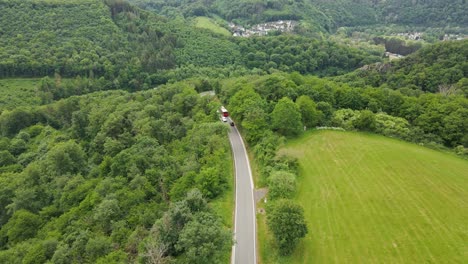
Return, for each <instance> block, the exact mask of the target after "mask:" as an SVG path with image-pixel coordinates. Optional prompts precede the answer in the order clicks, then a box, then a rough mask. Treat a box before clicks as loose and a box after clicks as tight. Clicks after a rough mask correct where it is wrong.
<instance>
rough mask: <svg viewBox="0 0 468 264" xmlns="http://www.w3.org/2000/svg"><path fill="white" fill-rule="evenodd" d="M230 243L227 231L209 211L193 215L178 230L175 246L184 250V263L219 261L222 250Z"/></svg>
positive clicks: (229, 235) (228, 246) (230, 239)
mask: <svg viewBox="0 0 468 264" xmlns="http://www.w3.org/2000/svg"><path fill="white" fill-rule="evenodd" d="M231 245H232V238H231V234H230V232H229V231H227V230H224V229H223V226H222V224H221V222H220V220H219V219H218V218H217V217H216V216H214V215H213V214H211V213H208V212H199V213H197V214H195V215H194V218H193V220H192V221H190V222H188V223H187V224H186V225H185V226H184V228H183V229H182V231H181V232H180V236H179V240H178V242H177V245H176V248H178V249H179V250H181V251H184V252H185V258H184V262H185V263H200V264H202V263H219V262H220V261H221V257H222V255H223V252H224V251H225V250H227V249H229V248H230V247H231Z"/></svg>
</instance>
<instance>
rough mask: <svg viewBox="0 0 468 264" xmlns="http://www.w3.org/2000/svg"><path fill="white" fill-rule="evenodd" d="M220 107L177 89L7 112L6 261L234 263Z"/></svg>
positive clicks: (2, 259)
mask: <svg viewBox="0 0 468 264" xmlns="http://www.w3.org/2000/svg"><path fill="white" fill-rule="evenodd" d="M218 106H219V103H217V102H215V101H213V98H210V97H200V96H199V95H198V94H197V92H196V91H195V90H194V89H193V88H192V87H189V86H187V85H172V86H167V87H161V88H160V89H158V90H150V91H146V92H139V93H128V92H124V91H107V92H99V93H94V94H89V95H85V96H80V97H77V96H75V97H71V98H68V99H66V100H60V101H58V102H55V103H52V104H48V105H44V106H25V107H17V108H15V109H13V110H11V111H3V112H2V114H1V115H0V263H45V262H48V261H51V262H53V263H75V262H83V263H129V262H136V261H141V262H148V261H149V260H148V258H150V257H152V258H155V257H156V253H155V252H163V253H161V254H163V255H161V256H160V257H159V258H160V259H165V261H166V260H169V259H175V258H176V259H183V260H186V261H187V262H190V263H206V262H203V259H206V258H208V257H209V258H210V259H211V260H212V261H213V263H214V262H226V261H227V260H228V259H229V253H230V249H231V234H230V231H229V228H230V227H231V226H232V224H231V219H232V218H231V212H232V208H233V207H232V206H233V201H232V197H233V196H232V194H231V190H232V181H231V179H232V166H231V160H230V157H231V156H230V151H229V143H228V141H227V140H226V137H227V135H226V133H227V127H226V126H225V125H223V124H222V123H220V122H219V121H218V117H217V115H216V109H217V107H218ZM207 135H209V136H207ZM221 216H222V217H221ZM208 226H209V228H208ZM206 230H210V232H209V233H208V232H206V233H205V231H206ZM194 232H195V233H196V234H199V235H200V234H201V235H200V236H194V235H192V234H193V233H194ZM200 232H201V233H200ZM203 233H205V234H203ZM213 241H216V244H215V245H214V246H212V245H211V244H210V243H212V242H213ZM158 250H159V251H158ZM193 250H196V251H197V252H198V251H199V252H204V253H197V254H193V253H192V252H193ZM196 261H202V262H196Z"/></svg>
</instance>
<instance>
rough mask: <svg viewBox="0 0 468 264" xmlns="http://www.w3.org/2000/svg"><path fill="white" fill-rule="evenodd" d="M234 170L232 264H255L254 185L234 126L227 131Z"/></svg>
mask: <svg viewBox="0 0 468 264" xmlns="http://www.w3.org/2000/svg"><path fill="white" fill-rule="evenodd" d="M229 140H230V141H231V146H232V153H233V157H234V167H235V171H236V214H235V220H234V221H235V222H234V239H235V244H234V246H233V247H232V258H231V263H232V264H237V263H239V264H256V263H257V255H256V252H257V251H256V221H255V204H254V185H253V180H252V172H251V170H250V163H249V158H248V156H247V151H246V150H245V145H244V142H243V140H242V137H241V135H240V133H239V131H238V130H237V128H236V127H234V126H233V127H231V131H230V132H229Z"/></svg>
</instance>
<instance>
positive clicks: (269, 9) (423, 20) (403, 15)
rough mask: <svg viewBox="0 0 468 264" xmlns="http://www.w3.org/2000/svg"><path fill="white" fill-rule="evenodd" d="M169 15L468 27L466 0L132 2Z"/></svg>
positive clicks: (328, 26) (319, 25)
mask: <svg viewBox="0 0 468 264" xmlns="http://www.w3.org/2000/svg"><path fill="white" fill-rule="evenodd" d="M130 2H133V3H136V4H138V5H139V6H141V7H143V8H146V9H150V10H154V11H156V12H158V13H160V14H163V15H166V16H171V17H174V16H177V15H179V16H185V17H189V16H219V17H222V18H223V19H225V20H227V21H235V22H237V23H241V24H256V23H260V22H268V21H274V20H281V19H283V20H284V19H291V20H305V21H307V24H309V25H311V26H312V28H314V29H320V30H327V31H330V30H334V29H336V28H338V27H342V26H348V27H350V26H351V27H352V26H362V25H375V24H400V25H412V26H426V27H427V26H432V27H466V26H467V25H468V15H467V14H468V7H467V5H466V1H465V0H448V1H447V0H417V1H406V0H386V1H383V0H363V1H355V0H337V1H328V0H300V1H290V0H268V1H257V0H239V1H228V0H195V1H193V0H174V1H163V0H130Z"/></svg>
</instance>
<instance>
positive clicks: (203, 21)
mask: <svg viewBox="0 0 468 264" xmlns="http://www.w3.org/2000/svg"><path fill="white" fill-rule="evenodd" d="M195 26H196V27H197V28H205V29H209V30H211V31H213V32H214V33H218V34H221V35H224V36H231V35H232V34H231V32H229V30H227V29H225V28H223V27H221V26H219V25H217V24H216V23H215V22H213V20H211V19H210V18H208V17H196V18H195Z"/></svg>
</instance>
